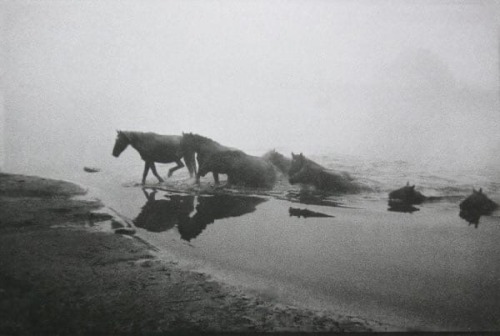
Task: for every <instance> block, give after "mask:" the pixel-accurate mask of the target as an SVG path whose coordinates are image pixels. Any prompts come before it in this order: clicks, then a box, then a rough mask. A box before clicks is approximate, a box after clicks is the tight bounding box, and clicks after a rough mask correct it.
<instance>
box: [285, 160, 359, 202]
mask: <svg viewBox="0 0 500 336" xmlns="http://www.w3.org/2000/svg"><path fill="white" fill-rule="evenodd" d="M288 175H289V182H290V183H291V184H297V183H302V184H308V185H313V186H314V187H316V188H317V189H319V190H322V191H330V192H335V193H358V192H361V191H362V190H364V189H367V188H366V187H363V186H361V185H359V184H358V183H356V182H355V181H354V179H353V178H352V177H351V176H350V175H349V174H347V173H345V172H342V173H340V174H339V173H336V172H333V171H331V170H328V169H326V168H325V167H323V166H321V165H320V164H318V163H316V162H314V161H312V160H310V159H308V158H306V157H305V156H304V155H303V154H302V153H300V154H298V155H295V154H294V153H292V162H291V166H290V171H289V173H288Z"/></svg>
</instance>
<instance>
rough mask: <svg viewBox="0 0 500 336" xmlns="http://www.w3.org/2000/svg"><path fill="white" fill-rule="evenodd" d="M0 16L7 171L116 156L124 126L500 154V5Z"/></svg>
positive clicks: (66, 5) (56, 8)
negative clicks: (12, 165)
mask: <svg viewBox="0 0 500 336" xmlns="http://www.w3.org/2000/svg"><path fill="white" fill-rule="evenodd" d="M0 6H2V7H1V9H2V13H3V14H4V20H3V28H2V31H1V33H2V36H3V38H2V39H3V43H2V45H3V47H4V48H5V49H4V55H5V57H4V64H5V66H4V67H2V68H3V69H4V71H5V76H3V80H4V84H3V87H4V96H5V99H4V100H5V112H4V113H5V119H6V123H5V129H6V141H5V142H6V144H7V153H8V154H7V158H6V159H7V161H9V160H15V161H20V162H24V161H30V160H32V161H33V162H39V161H40V162H43V161H47V160H48V161H50V160H61V161H64V160H68V159H70V158H72V155H73V150H72V148H75V147H76V148H79V150H80V154H81V153H83V154H81V155H83V156H86V155H88V156H93V155H97V156H99V155H104V154H106V155H108V154H109V152H110V150H111V148H110V147H111V146H112V143H113V140H114V131H115V129H128V130H143V131H155V132H159V133H165V134H180V133H181V132H182V131H193V132H197V133H201V134H204V135H207V136H210V137H213V138H214V139H216V140H218V141H220V142H222V143H224V144H227V145H231V146H235V147H240V148H242V149H244V150H249V151H254V152H259V151H260V152H263V151H265V150H267V149H271V148H277V149H283V150H295V151H304V152H305V153H312V152H316V153H317V152H321V151H335V152H340V153H347V154H353V155H379V156H383V157H386V158H391V159H398V158H401V159H414V160H422V159H427V160H431V159H432V158H436V157H439V158H441V159H444V160H450V162H455V161H457V162H460V161H462V160H464V157H466V159H468V160H469V161H470V160H483V161H484V160H485V159H486V158H490V157H491V156H492V155H493V153H498V151H499V149H500V145H499V142H500V141H499V138H498V136H497V134H498V128H499V126H500V113H499V107H500V103H499V50H500V47H499V36H500V29H499V17H500V16H499V14H500V11H499V8H500V7H499V2H498V1H490V0H488V1H448V0H447V1H444V0H443V1H361V0H358V1H356V0H355V1H319V0H309V1H293V0H287V1H273V0H272V1H249V0H236V1H234V0H232V1H229V0H226V1H206V0H203V1H3V2H2V3H1V5H0ZM0 131H1V128H0ZM495 155H496V154H495ZM458 158H460V160H458Z"/></svg>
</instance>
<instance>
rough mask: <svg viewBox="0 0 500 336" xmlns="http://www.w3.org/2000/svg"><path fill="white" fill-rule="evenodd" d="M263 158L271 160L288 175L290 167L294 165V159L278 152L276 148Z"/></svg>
mask: <svg viewBox="0 0 500 336" xmlns="http://www.w3.org/2000/svg"><path fill="white" fill-rule="evenodd" d="M262 158H263V159H265V160H267V161H269V162H271V163H272V164H273V165H274V166H276V168H278V170H279V171H281V172H282V173H283V174H285V175H286V176H288V172H289V171H290V167H291V166H292V160H291V159H289V158H287V157H285V156H284V155H283V154H281V153H279V152H277V151H276V150H275V149H273V150H270V151H269V152H267V153H266V154H264V155H263V156H262Z"/></svg>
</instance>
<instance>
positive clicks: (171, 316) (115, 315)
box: [0, 174, 388, 334]
mask: <svg viewBox="0 0 500 336" xmlns="http://www.w3.org/2000/svg"><path fill="white" fill-rule="evenodd" d="M84 194H85V191H84V190H82V189H81V188H80V187H78V186H76V185H73V184H71V183H67V182H62V181H55V180H48V179H43V178H38V177H30V176H22V175H7V174H0V316H2V318H1V319H0V334H18V333H28V334H33V333H50V334H60V333H64V334H88V333H106V334H108V333H116V332H140V333H148V332H164V331H244V332H254V331H256V332H257V331H266V332H268V331H304V332H311V331H336V332H339V331H370V330H375V331H382V330H388V329H387V327H386V326H383V325H380V324H377V323H375V322H367V321H363V320H360V319H358V318H353V317H349V316H339V315H337V314H335V313H333V312H327V311H312V310H306V309H300V308H297V307H292V306H287V305H282V304H279V303H277V302H269V299H263V298H260V297H258V296H256V295H250V294H249V293H245V292H244V291H242V290H240V289H238V288H235V287H231V286H228V285H226V284H223V283H220V282H215V281H213V280H212V279H210V278H209V277H208V276H207V275H204V274H200V273H196V272H193V271H189V270H186V269H183V268H181V267H180V266H179V265H178V264H177V263H176V262H175V261H172V260H170V261H168V260H163V259H160V258H158V257H156V256H155V253H154V249H152V247H151V246H150V245H148V244H147V243H145V242H143V241H141V240H140V239H138V238H136V237H134V236H127V235H121V234H113V233H109V232H100V231H98V230H93V229H92V227H93V226H96V224H98V223H99V222H103V221H107V220H110V219H111V218H110V216H109V215H105V214H95V213H93V211H96V210H98V209H99V208H101V207H102V204H101V203H100V202H99V201H90V200H83V199H77V198H74V197H73V196H76V195H84Z"/></svg>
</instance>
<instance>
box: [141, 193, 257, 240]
mask: <svg viewBox="0 0 500 336" xmlns="http://www.w3.org/2000/svg"><path fill="white" fill-rule="evenodd" d="M144 194H145V196H146V199H147V202H146V204H145V205H144V206H143V207H142V210H141V212H140V213H139V215H138V216H137V217H136V219H135V220H134V223H135V225H136V226H137V227H141V228H144V229H146V230H148V231H152V232H162V231H167V230H170V229H173V228H174V227H176V226H177V230H178V231H179V234H180V235H181V239H183V240H186V241H191V240H192V239H194V238H196V237H198V236H199V235H200V233H202V232H203V230H205V228H206V227H207V225H208V224H212V223H214V222H215V221H216V220H218V219H222V218H229V217H239V216H242V215H245V214H248V213H251V212H254V211H255V210H256V207H257V205H259V204H260V203H263V202H265V201H266V199H264V198H260V197H250V196H231V195H215V196H198V197H195V196H184V195H169V196H168V198H169V199H162V200H156V199H155V194H156V191H153V192H151V193H149V194H148V193H147V192H146V191H145V190H144Z"/></svg>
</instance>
